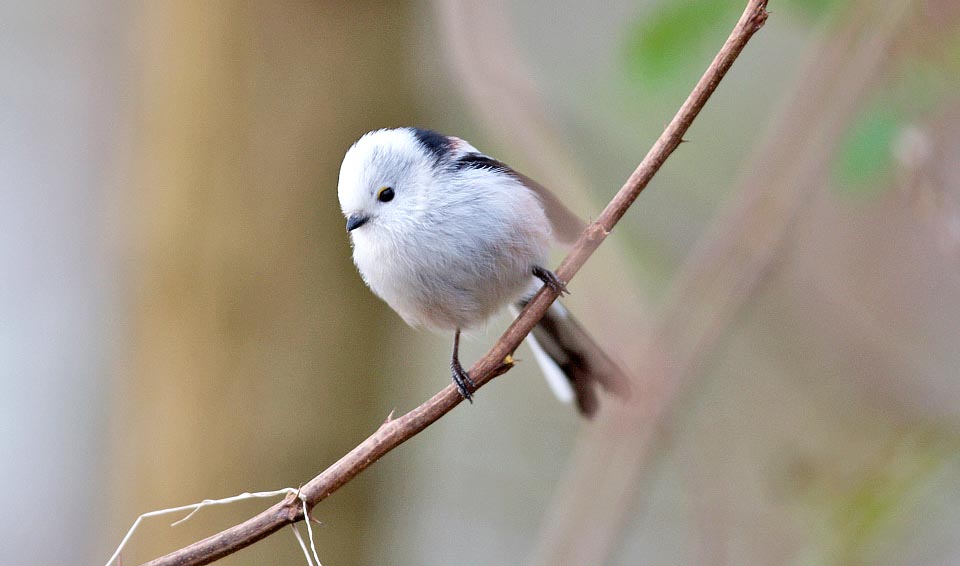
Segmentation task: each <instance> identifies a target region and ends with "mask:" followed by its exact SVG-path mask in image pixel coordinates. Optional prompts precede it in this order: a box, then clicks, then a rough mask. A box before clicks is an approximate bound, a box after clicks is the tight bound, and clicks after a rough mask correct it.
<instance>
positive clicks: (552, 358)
mask: <svg viewBox="0 0 960 566" xmlns="http://www.w3.org/2000/svg"><path fill="white" fill-rule="evenodd" d="M517 306H518V307H522V306H523V304H520V305H517ZM527 338H528V341H529V342H530V346H531V348H532V349H533V353H534V356H535V357H536V359H537V363H538V364H539V365H540V367H541V369H542V370H543V373H544V375H545V376H546V378H547V382H548V383H549V384H550V388H551V389H553V392H554V393H555V394H556V395H557V397H558V398H559V399H560V400H561V401H566V402H569V401H572V400H574V399H575V400H576V402H577V407H578V408H579V409H580V412H581V413H582V414H584V415H585V416H587V417H591V416H593V415H594V414H595V413H596V411H597V408H598V406H599V400H598V398H597V387H596V386H597V385H599V387H600V388H602V389H603V390H604V391H607V392H609V393H611V394H613V395H615V396H617V397H622V398H626V397H629V396H630V378H629V377H628V375H627V374H626V372H624V371H623V369H621V368H620V366H619V365H617V363H616V362H614V361H613V360H612V359H611V358H610V356H608V355H607V354H606V352H604V351H603V349H602V348H600V346H599V345H598V344H597V343H596V342H595V341H594V340H593V338H591V337H590V335H589V334H587V332H586V331H585V330H584V329H583V327H582V326H580V324H579V323H578V322H577V321H576V320H575V319H574V318H573V317H572V316H570V313H569V312H568V311H567V309H566V308H564V307H563V305H561V304H560V303H557V302H555V303H553V305H552V306H551V307H550V310H549V311H547V314H546V316H544V317H543V319H541V320H540V323H539V324H538V325H537V326H536V327H534V329H533V332H531V333H530V335H529V336H528V337H527Z"/></svg>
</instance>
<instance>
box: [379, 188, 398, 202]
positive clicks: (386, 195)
mask: <svg viewBox="0 0 960 566" xmlns="http://www.w3.org/2000/svg"><path fill="white" fill-rule="evenodd" d="M393 197H394V194H393V189H391V188H390V187H383V188H382V189H380V191H379V192H377V200H378V201H380V202H390V201H392V200H393Z"/></svg>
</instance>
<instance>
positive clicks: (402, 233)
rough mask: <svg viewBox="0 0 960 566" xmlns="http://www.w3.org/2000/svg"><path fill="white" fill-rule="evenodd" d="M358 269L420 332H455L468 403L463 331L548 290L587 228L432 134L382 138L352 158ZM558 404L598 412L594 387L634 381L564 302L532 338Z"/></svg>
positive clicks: (344, 202) (348, 175)
mask: <svg viewBox="0 0 960 566" xmlns="http://www.w3.org/2000/svg"><path fill="white" fill-rule="evenodd" d="M337 193H338V196H339V198H340V208H341V210H342V211H343V214H344V216H346V218H347V232H349V233H350V236H351V239H352V241H353V260H354V262H355V263H356V264H357V268H358V269H359V270H360V275H361V276H362V277H363V280H364V281H365V282H366V283H367V285H368V286H369V287H370V289H371V290H373V292H374V293H376V294H377V295H378V296H379V297H380V298H382V299H383V300H384V301H386V302H387V304H389V305H390V306H391V307H392V308H393V310H395V311H397V313H398V314H400V316H401V317H403V319H404V320H405V321H406V322H407V323H408V324H410V325H412V326H415V327H416V326H426V327H428V328H431V329H434V330H439V331H453V332H454V336H453V356H452V359H451V361H450V369H451V373H452V376H453V381H454V383H456V385H457V389H458V390H459V391H460V394H461V395H462V396H463V397H464V398H465V399H467V400H472V397H471V395H472V392H473V390H474V388H475V386H474V383H473V381H472V380H471V379H470V376H469V375H468V374H467V372H466V371H465V370H464V369H463V367H462V366H461V364H460V360H459V345H460V331H461V330H463V329H468V328H471V327H474V326H477V325H480V324H482V323H483V322H485V321H486V320H487V319H489V318H490V317H491V316H493V315H494V314H496V313H497V312H498V311H500V310H501V309H503V308H504V307H506V306H508V305H514V306H520V307H522V306H523V305H524V304H525V300H528V299H529V298H530V297H531V296H532V295H533V293H535V292H536V291H537V289H538V287H539V285H540V284H541V282H542V283H543V284H546V285H549V286H550V287H551V288H553V289H554V290H555V291H557V292H564V291H566V288H565V286H564V283H563V282H562V281H560V279H558V278H557V276H556V275H555V274H554V273H553V272H551V271H550V270H549V269H547V268H546V267H544V264H545V261H546V257H547V251H548V249H549V247H550V244H551V242H552V240H553V239H554V238H556V239H557V240H558V241H560V242H561V243H568V244H569V243H572V242H573V241H574V240H575V239H576V237H577V235H578V234H579V233H580V231H581V229H582V227H583V222H582V221H581V220H580V219H579V218H577V217H576V216H575V215H574V214H573V213H572V212H570V211H569V210H568V209H567V208H566V207H564V206H563V204H561V203H560V201H559V200H558V199H557V198H556V197H555V196H553V195H552V194H551V193H550V192H549V191H547V190H546V189H545V188H544V187H542V186H540V185H539V184H537V183H536V182H535V181H533V180H531V179H530V178H528V177H526V176H524V175H522V174H520V173H518V172H516V171H514V170H513V169H511V168H510V167H508V166H507V165H505V164H503V163H501V162H500V161H497V160H496V159H493V158H491V157H488V156H486V155H484V154H482V153H480V152H479V151H477V150H476V149H475V148H474V147H473V146H471V145H470V144H469V143H467V142H465V141H464V140H462V139H459V138H455V137H451V136H444V135H442V134H438V133H436V132H433V131H429V130H421V129H416V128H397V129H389V130H376V131H373V132H370V133H367V134H366V135H364V136H363V137H361V138H360V139H359V140H358V141H357V142H356V143H355V144H353V147H351V148H350V149H349V150H348V151H347V154H346V155H345V156H344V158H343V164H342V165H341V167H340V182H339V186H338V189H337ZM528 339H529V342H530V345H531V346H532V348H533V351H534V355H535V356H536V359H537V361H538V362H539V363H540V366H541V367H542V369H543V370H544V373H545V375H546V376H547V379H548V382H549V383H550V385H551V387H552V389H553V390H554V392H555V393H556V394H557V396H558V397H559V398H560V399H561V400H564V401H572V400H573V399H576V401H577V405H578V407H579V408H580V411H581V412H582V413H584V414H586V415H588V416H589V415H592V414H593V413H594V412H595V411H596V409H597V395H596V391H595V384H597V385H599V386H600V387H602V388H603V389H605V390H608V391H611V392H613V393H615V394H621V395H626V394H627V392H628V390H629V380H628V378H627V377H626V375H625V374H624V372H623V371H622V370H621V369H620V368H619V366H617V364H616V363H614V362H613V361H612V360H611V359H610V358H609V357H608V356H607V355H606V354H605V353H604V352H603V350H601V349H600V347H599V346H597V344H596V343H595V342H594V341H593V340H592V339H591V338H590V337H589V336H588V335H587V333H586V332H585V331H584V330H583V328H582V327H581V326H580V325H579V324H578V323H577V322H576V321H575V320H574V319H573V318H572V317H571V316H570V315H569V313H568V312H567V310H566V309H565V308H564V307H563V306H561V305H560V303H558V302H554V304H553V306H552V307H551V309H550V311H548V313H547V315H546V316H545V317H544V318H543V319H542V320H541V321H540V323H539V325H538V326H537V327H536V328H535V329H534V331H533V332H532V334H531V335H530V336H528Z"/></svg>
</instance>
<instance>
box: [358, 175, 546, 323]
mask: <svg viewBox="0 0 960 566" xmlns="http://www.w3.org/2000/svg"><path fill="white" fill-rule="evenodd" d="M469 173H470V175H469V177H468V179H466V180H465V179H463V178H459V177H451V178H449V179H446V183H444V184H443V185H441V186H439V187H433V188H432V191H433V192H432V195H431V196H433V195H435V196H436V198H431V200H430V203H429V206H428V207H425V209H424V210H421V211H419V213H418V214H415V215H411V218H408V219H406V221H405V222H402V223H397V222H394V223H392V225H391V226H389V227H384V226H377V225H376V222H372V223H371V225H370V226H369V229H368V226H364V227H363V228H361V229H359V230H356V231H355V232H354V233H353V234H352V236H353V243H354V261H355V262H356V264H357V267H358V268H359V270H360V273H361V274H362V275H363V278H364V280H365V281H366V282H367V284H368V285H369V286H370V288H371V289H372V290H373V291H374V292H375V293H376V294H377V295H378V296H380V297H381V298H382V299H384V300H385V301H386V302H387V303H388V304H389V305H390V306H391V307H392V308H393V309H394V310H395V311H397V313H399V314H400V316H402V317H403V318H404V320H406V321H407V322H408V323H409V324H411V325H414V326H427V327H429V328H433V329H436V330H453V329H456V328H464V329H465V328H470V327H473V326H476V325H479V324H481V323H483V322H484V321H486V320H487V319H488V318H489V317H491V316H492V315H494V314H495V313H497V312H498V311H499V310H501V309H502V308H504V307H505V306H506V305H507V304H509V303H511V302H513V301H515V300H516V299H518V298H519V297H520V295H521V294H523V293H524V291H525V290H526V288H527V286H528V285H529V282H530V275H531V269H532V268H533V266H534V265H543V262H544V260H545V256H546V252H547V249H548V246H549V242H550V225H549V222H548V221H547V219H546V216H545V214H544V212H543V208H542V207H541V206H540V203H539V201H538V200H537V198H536V196H535V195H534V194H533V193H532V192H531V191H529V190H528V189H527V188H526V187H524V186H523V185H521V184H520V183H519V182H518V181H513V180H512V178H510V177H508V176H506V175H504V174H502V173H498V172H494V171H478V170H473V171H470V172H469Z"/></svg>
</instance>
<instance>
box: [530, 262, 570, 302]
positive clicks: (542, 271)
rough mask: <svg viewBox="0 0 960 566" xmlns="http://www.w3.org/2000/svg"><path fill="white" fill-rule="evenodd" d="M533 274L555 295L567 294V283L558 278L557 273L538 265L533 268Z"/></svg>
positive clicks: (568, 292)
mask: <svg viewBox="0 0 960 566" xmlns="http://www.w3.org/2000/svg"><path fill="white" fill-rule="evenodd" d="M533 276H534V277H536V278H537V279H539V280H541V281H543V284H544V285H546V286H547V287H550V289H551V290H553V292H554V293H556V294H557V295H560V296H562V295H569V294H570V291H568V290H567V284H566V283H564V282H563V281H561V280H560V278H559V277H557V274H556V273H554V272H552V271H550V270H549V269H547V268H545V267H540V266H539V265H538V266H536V267H534V268H533Z"/></svg>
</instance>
